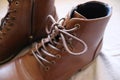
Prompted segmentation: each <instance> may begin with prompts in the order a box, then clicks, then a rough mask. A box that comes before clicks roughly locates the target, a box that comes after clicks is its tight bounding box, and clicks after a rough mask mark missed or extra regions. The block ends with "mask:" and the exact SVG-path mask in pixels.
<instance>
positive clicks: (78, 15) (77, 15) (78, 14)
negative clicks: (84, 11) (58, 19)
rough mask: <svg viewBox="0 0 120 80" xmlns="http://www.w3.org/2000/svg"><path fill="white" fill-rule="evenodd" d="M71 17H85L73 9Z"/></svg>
mask: <svg viewBox="0 0 120 80" xmlns="http://www.w3.org/2000/svg"><path fill="white" fill-rule="evenodd" d="M71 18H81V19H87V18H86V17H85V16H83V15H81V14H80V13H78V12H77V11H74V12H73V14H72V17H71Z"/></svg>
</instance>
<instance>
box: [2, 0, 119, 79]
mask: <svg viewBox="0 0 120 80" xmlns="http://www.w3.org/2000/svg"><path fill="white" fill-rule="evenodd" d="M86 1H90V0H56V3H55V5H56V8H57V12H58V15H59V18H61V17H64V16H65V15H66V14H67V13H68V11H70V9H71V8H72V7H73V6H76V5H77V4H80V3H83V2H86ZM99 1H103V0H99ZM104 2H106V3H108V4H110V5H111V6H112V7H113V15H112V17H111V20H110V21H109V23H108V26H107V29H106V32H105V36H104V45H103V49H102V54H100V55H99V56H98V58H97V59H96V60H95V61H94V62H93V63H92V64H91V65H90V66H89V67H88V68H86V69H85V70H83V71H81V72H78V73H76V74H74V75H73V76H72V77H71V79H70V80H120V31H119V30H120V24H119V22H120V21H119V19H120V5H119V3H120V1H119V0H104ZM7 7H8V4H7V1H6V0H0V19H2V18H3V17H4V16H5V14H6V12H7Z"/></svg>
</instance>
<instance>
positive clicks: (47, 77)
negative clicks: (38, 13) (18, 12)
mask: <svg viewBox="0 0 120 80" xmlns="http://www.w3.org/2000/svg"><path fill="white" fill-rule="evenodd" d="M110 16H111V7H109V6H108V5H107V4H104V3H101V2H96V1H92V2H87V3H85V4H81V5H78V6H77V7H75V8H74V9H73V10H72V11H71V12H70V14H68V17H67V18H66V19H64V18H63V19H61V20H59V21H58V22H56V21H55V20H54V18H53V17H52V16H49V20H51V22H53V25H52V26H51V28H50V29H46V31H47V34H48V37H47V38H43V39H42V40H41V42H40V43H34V44H33V48H32V49H31V50H29V51H28V52H27V54H26V55H24V56H22V57H20V58H18V59H16V60H15V61H12V62H10V63H9V64H6V65H3V66H1V68H0V80H9V79H11V80H68V79H69V78H70V77H71V76H72V75H73V74H74V73H76V72H77V71H79V70H81V69H83V68H84V67H85V66H86V65H88V64H89V63H90V62H91V61H93V60H94V58H95V57H96V56H97V55H98V54H99V53H100V49H101V45H102V39H103V34H104V30H105V27H106V24H107V22H108V20H109V18H110ZM2 75H5V76H2Z"/></svg>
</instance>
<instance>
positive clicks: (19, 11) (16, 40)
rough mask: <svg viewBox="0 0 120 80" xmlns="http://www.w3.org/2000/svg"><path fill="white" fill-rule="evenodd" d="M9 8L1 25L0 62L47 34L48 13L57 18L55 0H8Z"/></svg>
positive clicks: (10, 57)
mask: <svg viewBox="0 0 120 80" xmlns="http://www.w3.org/2000/svg"><path fill="white" fill-rule="evenodd" d="M8 2H9V10H8V13H7V14H6V16H5V17H4V19H2V24H1V26H0V64H2V63H5V62H7V61H8V60H10V59H12V58H13V57H14V56H15V55H17V54H18V52H19V51H21V50H22V49H23V48H25V47H26V46H28V45H29V44H30V43H32V42H34V41H37V40H40V39H41V37H44V36H45V26H46V23H47V21H46V20H47V15H49V14H51V15H53V16H54V17H55V18H57V16H56V11H55V7H54V0H47V1H45V0H8Z"/></svg>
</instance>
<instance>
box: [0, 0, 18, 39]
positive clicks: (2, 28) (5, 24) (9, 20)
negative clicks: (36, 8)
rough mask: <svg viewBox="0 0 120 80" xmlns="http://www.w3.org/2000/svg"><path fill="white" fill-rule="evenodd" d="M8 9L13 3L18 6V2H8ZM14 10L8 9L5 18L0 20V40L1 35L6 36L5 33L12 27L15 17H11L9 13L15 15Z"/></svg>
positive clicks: (14, 0) (12, 0) (11, 0)
mask: <svg viewBox="0 0 120 80" xmlns="http://www.w3.org/2000/svg"><path fill="white" fill-rule="evenodd" d="M8 2H9V7H10V6H11V5H12V3H15V5H16V6H18V4H19V1H18V0H8ZM15 12H16V9H10V8H9V9H8V12H7V14H6V16H5V17H4V18H3V19H2V20H1V25H0V40H1V39H2V38H3V35H6V31H9V30H10V29H11V26H13V25H14V22H13V21H14V20H15V16H11V13H15Z"/></svg>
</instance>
